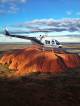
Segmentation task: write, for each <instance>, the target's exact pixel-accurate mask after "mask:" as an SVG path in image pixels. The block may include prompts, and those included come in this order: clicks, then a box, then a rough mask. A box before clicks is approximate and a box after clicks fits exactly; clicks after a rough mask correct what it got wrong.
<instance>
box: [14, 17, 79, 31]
mask: <svg viewBox="0 0 80 106" xmlns="http://www.w3.org/2000/svg"><path fill="white" fill-rule="evenodd" d="M16 27H25V28H26V29H28V30H29V32H62V31H69V32H75V31H78V32H80V18H77V19H76V18H73V19H71V18H69V19H61V20H55V19H53V18H50V19H36V20H33V21H30V22H24V23H21V24H17V25H16Z"/></svg>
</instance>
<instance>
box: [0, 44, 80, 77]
mask: <svg viewBox="0 0 80 106" xmlns="http://www.w3.org/2000/svg"><path fill="white" fill-rule="evenodd" d="M0 63H1V64H8V65H9V69H15V73H16V74H15V75H25V74H27V73H31V72H50V73H59V72H64V71H65V70H67V69H69V68H77V67H80V56H78V55H76V54H70V53H66V52H64V51H56V50H53V51H43V50H42V47H39V46H32V47H29V48H25V49H17V50H14V51H13V52H8V53H5V54H4V56H3V57H2V58H1V60H0Z"/></svg>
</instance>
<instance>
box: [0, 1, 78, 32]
mask: <svg viewBox="0 0 80 106" xmlns="http://www.w3.org/2000/svg"><path fill="white" fill-rule="evenodd" d="M5 26H8V27H11V28H13V29H14V28H16V29H17V30H18V31H19V29H20V28H21V29H23V30H24V29H25V30H26V31H29V32H31V31H34V32H36V31H37V32H38V31H43V32H45V31H47V32H55V33H57V32H59V33H64V32H65V33H67V32H69V33H80V0H0V30H2V29H3V28H4V27H5Z"/></svg>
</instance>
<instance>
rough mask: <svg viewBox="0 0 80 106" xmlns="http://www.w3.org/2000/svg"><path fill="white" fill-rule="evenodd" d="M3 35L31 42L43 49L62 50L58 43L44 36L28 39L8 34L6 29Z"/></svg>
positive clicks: (27, 37)
mask: <svg viewBox="0 0 80 106" xmlns="http://www.w3.org/2000/svg"><path fill="white" fill-rule="evenodd" d="M5 35H6V36H10V37H15V38H21V39H27V40H31V42H32V43H37V44H39V45H41V46H44V47H50V48H62V45H61V44H60V42H58V41H57V40H55V39H53V38H51V37H49V36H46V35H40V36H39V37H29V36H22V35H16V34H10V33H9V31H8V29H7V28H6V29H5Z"/></svg>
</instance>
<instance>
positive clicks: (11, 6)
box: [0, 0, 27, 14]
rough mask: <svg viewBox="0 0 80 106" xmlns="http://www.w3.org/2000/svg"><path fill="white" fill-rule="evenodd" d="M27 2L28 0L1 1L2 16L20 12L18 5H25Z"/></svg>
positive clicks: (0, 10) (0, 12) (0, 11)
mask: <svg viewBox="0 0 80 106" xmlns="http://www.w3.org/2000/svg"><path fill="white" fill-rule="evenodd" d="M26 2H27V0H0V14H6V13H16V12H18V11H19V10H20V7H18V4H22V5H24V4H25V3H26ZM6 5H7V6H6Z"/></svg>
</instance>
